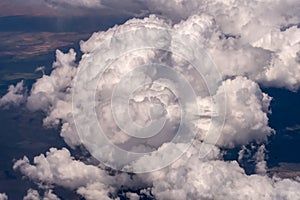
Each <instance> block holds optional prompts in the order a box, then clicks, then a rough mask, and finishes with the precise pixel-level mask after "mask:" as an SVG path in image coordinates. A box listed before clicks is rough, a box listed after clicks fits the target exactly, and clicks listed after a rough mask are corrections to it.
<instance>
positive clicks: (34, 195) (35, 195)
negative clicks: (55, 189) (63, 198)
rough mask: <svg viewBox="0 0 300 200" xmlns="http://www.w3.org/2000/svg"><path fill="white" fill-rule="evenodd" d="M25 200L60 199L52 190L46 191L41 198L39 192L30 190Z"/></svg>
mask: <svg viewBox="0 0 300 200" xmlns="http://www.w3.org/2000/svg"><path fill="white" fill-rule="evenodd" d="M23 200H59V198H58V197H57V196H56V195H55V194H53V193H52V190H48V191H45V193H44V195H43V196H40V194H39V192H38V191H37V190H33V189H29V190H27V194H26V196H24V198H23Z"/></svg>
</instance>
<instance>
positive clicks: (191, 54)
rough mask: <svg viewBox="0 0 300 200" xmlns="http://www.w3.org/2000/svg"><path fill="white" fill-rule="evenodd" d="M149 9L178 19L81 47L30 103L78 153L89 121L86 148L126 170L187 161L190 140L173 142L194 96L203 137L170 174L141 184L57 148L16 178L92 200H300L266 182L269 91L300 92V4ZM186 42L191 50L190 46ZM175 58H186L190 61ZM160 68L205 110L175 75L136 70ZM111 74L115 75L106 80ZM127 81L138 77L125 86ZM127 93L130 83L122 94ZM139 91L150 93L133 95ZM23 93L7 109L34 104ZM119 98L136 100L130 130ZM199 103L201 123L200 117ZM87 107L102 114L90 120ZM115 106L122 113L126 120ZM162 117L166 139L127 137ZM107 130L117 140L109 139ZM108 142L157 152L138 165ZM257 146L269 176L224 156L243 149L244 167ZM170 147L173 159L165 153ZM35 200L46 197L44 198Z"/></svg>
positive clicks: (235, 2)
mask: <svg viewBox="0 0 300 200" xmlns="http://www.w3.org/2000/svg"><path fill="white" fill-rule="evenodd" d="M49 2H50V3H53V4H56V3H57V1H49ZM60 2H63V3H65V2H64V1H60ZM96 2H99V3H100V1H73V2H72V3H71V4H73V6H86V7H89V6H91V7H93V6H92V5H93V4H94V3H96ZM68 3H70V2H68ZM145 5H147V6H148V8H149V9H150V10H151V11H153V12H154V13H160V14H161V15H162V16H164V17H166V18H168V19H171V20H173V21H172V22H170V21H169V20H163V19H162V18H159V17H156V16H154V15H151V16H149V17H147V18H144V19H131V20H129V21H127V22H126V23H125V24H123V25H120V26H115V27H113V28H111V29H109V30H107V31H103V32H97V33H94V34H93V35H92V36H91V38H90V39H89V40H87V41H85V42H81V43H80V48H81V51H82V52H83V55H82V58H81V61H80V62H79V63H76V62H75V60H76V59H75V58H76V53H75V52H74V50H72V49H71V50H70V51H69V52H67V53H62V52H61V51H59V50H58V51H57V52H56V61H55V62H54V64H53V70H52V72H51V74H50V75H43V77H42V78H40V79H38V80H37V82H36V83H35V84H34V85H33V87H32V90H31V91H30V94H29V97H28V98H27V102H26V106H27V108H28V109H29V110H31V111H37V110H42V111H44V112H45V113H46V114H47V116H46V118H45V119H44V125H45V126H60V125H61V133H60V134H61V136H62V137H63V138H64V140H65V141H66V143H67V144H68V145H69V146H71V147H75V146H78V145H82V143H85V142H86V141H84V140H82V138H80V137H79V135H78V134H77V132H76V126H75V122H74V119H75V120H78V119H80V120H81V121H80V122H81V124H80V125H83V126H82V127H81V129H80V127H79V129H78V124H76V125H77V130H79V131H80V130H82V131H83V133H84V134H85V136H86V138H84V139H87V141H88V142H91V147H92V148H90V149H89V148H88V150H95V152H96V155H101V156H103V157H104V158H105V159H104V160H105V161H107V160H108V161H110V160H113V159H114V156H116V158H117V161H119V162H120V163H121V164H120V165H121V168H122V167H123V168H122V169H130V170H133V171H139V172H140V171H151V169H153V168H155V167H156V166H161V165H164V164H163V163H164V162H167V161H169V160H168V159H169V157H172V156H173V155H175V154H178V152H184V149H185V148H186V143H184V142H182V141H185V140H184V139H183V140H182V141H171V139H172V138H173V137H174V135H176V131H177V127H178V126H179V123H178V121H180V120H178V119H179V118H180V106H181V104H180V100H182V99H184V97H187V102H186V104H185V109H186V111H187V113H192V117H190V118H188V119H189V120H188V121H189V122H190V123H189V124H188V125H189V130H193V131H194V132H195V133H196V137H195V138H196V139H195V141H194V142H193V143H192V145H191V147H190V148H189V151H187V152H186V153H185V154H183V155H182V156H181V157H180V158H179V159H177V160H176V161H175V162H172V163H173V164H172V165H170V166H168V167H165V168H163V169H161V170H159V171H156V172H151V173H148V174H139V175H132V174H130V173H124V172H116V173H114V175H111V174H109V173H108V170H105V169H107V168H105V167H103V166H102V165H95V164H94V165H92V164H91V163H89V162H88V161H84V162H82V161H79V160H76V159H75V158H74V157H72V156H71V154H70V152H69V151H68V150H67V149H66V148H63V149H61V150H57V149H55V148H51V149H50V150H49V152H47V153H46V154H45V155H43V154H41V155H40V156H37V157H35V158H34V160H33V163H30V162H29V159H28V158H27V157H26V156H25V157H24V158H23V159H20V160H18V161H16V162H15V164H14V169H15V170H20V171H21V172H22V173H23V174H24V175H25V176H27V177H28V178H30V179H31V180H32V181H34V182H36V183H39V184H44V185H48V186H51V185H59V186H63V187H66V188H69V189H72V190H76V191H77V193H78V194H80V195H82V196H83V197H85V198H86V199H99V198H101V199H112V198H117V196H118V195H120V191H123V192H124V194H122V195H123V196H127V197H130V198H132V199H137V198H138V196H142V195H144V196H152V197H153V196H154V197H155V198H156V199H224V198H225V199H297V198H298V197H299V190H298V188H299V187H300V183H299V182H296V181H292V180H288V179H283V180H282V179H277V178H270V177H268V176H267V175H266V171H267V170H266V161H265V146H264V145H263V144H261V143H264V142H266V141H267V139H268V136H269V135H270V134H272V133H273V130H272V128H271V127H269V125H268V115H267V114H268V113H270V108H269V106H270V101H271V100H272V98H271V97H270V96H268V94H265V93H263V92H262V90H261V89H260V86H261V85H262V86H266V87H284V88H287V89H289V90H292V91H297V90H298V89H299V87H300V65H299V52H300V46H299V44H300V43H299V42H300V40H299V30H300V29H299V28H297V27H296V26H294V25H293V24H297V23H299V21H300V16H299V13H300V12H298V10H297V8H299V2H298V1H293V0H291V1H280V0H279V1H276V2H273V1H251V2H247V3H245V1H242V0H232V1H229V0H228V1H209V0H204V1H198V0H192V1H187V0H172V1H166V0H150V1H147V2H145ZM94 6H96V5H94ZM180 20H182V21H180ZM282 26H285V29H284V30H283V29H282ZM149 30H150V31H149ZM179 36H180V37H179ZM180 41H184V42H183V44H182V45H181V43H180ZM191 41H192V42H191ZM143 47H147V48H143ZM149 47H151V48H149ZM141 48H143V49H141ZM195 49H196V50H195ZM199 49H201V50H205V51H206V52H207V53H209V55H210V57H211V59H212V61H213V62H214V63H215V64H216V66H217V72H220V73H216V71H214V70H213V69H214V68H213V65H210V64H209V62H208V59H207V56H203V55H206V54H204V53H203V54H201V53H199V52H200V51H197V50H199ZM170 52H173V53H170ZM174 52H178V53H181V54H183V55H184V56H185V59H184V58H182V57H180V56H178V55H177V54H176V53H174ZM201 52H202V51H201ZM118 55H120V56H118ZM198 59H200V60H201V62H200V63H201V64H200V66H201V67H202V68H201V70H202V71H201V74H200V76H197V70H193V64H194V63H195V62H196V61H197V60H198ZM187 60H188V61H191V62H187ZM149 63H159V64H162V65H167V66H169V65H170V66H171V67H172V70H174V71H176V72H178V73H179V74H181V75H183V76H184V77H185V78H186V79H185V80H188V81H189V83H190V84H191V85H192V87H193V90H194V92H195V98H194V100H195V103H193V101H192V95H187V94H190V93H187V92H186V91H188V87H185V88H183V89H182V88H180V84H179V83H181V82H180V81H169V80H167V79H166V78H165V77H161V76H160V75H162V74H163V75H166V74H168V73H166V72H165V71H163V70H162V69H163V68H159V67H157V66H156V67H155V66H152V65H151V66H152V67H149V68H147V69H146V70H145V69H144V68H141V69H140V70H137V71H134V70H135V67H137V66H145V65H147V64H149ZM203 63H204V64H207V65H204V64H203ZM102 65H108V66H110V68H109V69H108V70H103V71H98V70H99V69H100V68H101V66H102ZM132 72H134V73H133V74H132ZM162 72H164V73H165V74H164V73H162ZM76 75H77V76H76ZM134 75H135V76H134ZM218 75H220V79H219V76H218ZM99 76H101V78H100V79H99ZM124 76H125V77H127V79H126V80H125V81H123V82H122V81H121V80H122V78H123V77H124ZM203 77H204V78H205V80H203ZM172 78H173V79H175V76H174V77H172ZM176 80H181V79H179V78H178V79H176ZM120 82H121V84H120ZM143 83H146V84H144V85H143ZM118 84H120V85H121V86H119V87H120V88H119V90H117V89H116V90H115V88H116V86H118ZM131 84H132V85H133V84H137V85H139V86H140V87H138V88H131ZM162 84H164V85H163V86H161V85H162ZM78 86H81V87H78ZM93 86H96V87H95V88H94V87H93ZM207 87H208V88H207ZM18 88H19V89H18ZM21 90H22V84H21V85H19V84H18V85H17V86H15V87H14V86H10V89H9V92H8V93H7V95H5V96H7V97H5V96H4V97H2V98H1V101H4V102H13V103H14V102H19V101H20V102H23V96H22V95H21V94H20V91H21ZM115 91H119V92H120V93H119V96H118V95H117V96H116V99H118V98H119V99H121V100H124V99H122V98H121V97H122V95H123V94H125V93H126V92H128V91H133V94H132V96H131V97H130V98H131V99H130V101H128V102H129V103H128V104H129V108H130V112H131V115H132V116H133V118H132V119H130V118H125V120H124V118H123V121H122V119H121V120H120V121H119V124H118V123H116V122H115V119H116V118H117V117H120V116H123V115H124V114H126V109H127V107H126V108H125V107H124V105H122V104H118V105H117V107H112V106H111V104H110V103H111V99H110V98H109V97H111V96H113V95H114V92H115ZM90 94H92V95H90ZM176 95H179V97H178V96H176ZM21 97H22V98H21ZM74 97H75V98H74ZM224 97H226V98H224ZM2 99H7V100H2ZM11 99H17V100H15V101H14V100H11ZM18 99H20V100H18ZM74 99H75V100H76V101H74ZM21 100H22V101H21ZM1 101H0V102H1ZM120 102H122V101H120ZM15 104H17V103H15ZM197 106H198V107H199V108H200V110H201V113H200V114H198V113H197V114H196V111H197ZM85 107H88V108H92V109H90V110H88V111H86V110H84V108H85ZM114 108H118V109H117V111H118V112H116V113H117V116H114V112H113V111H114ZM161 110H162V111H161ZM225 111H226V115H225ZM127 114H128V113H127ZM222 114H224V117H225V123H224V126H223V122H224V121H223V120H221V117H220V115H222ZM152 117H154V118H158V119H161V118H166V119H168V120H167V122H166V126H165V127H164V129H162V132H163V134H162V135H160V136H159V137H151V138H149V139H143V140H138V139H137V138H135V137H130V135H128V134H127V135H126V134H124V132H125V131H124V130H123V129H126V128H128V127H129V125H131V124H133V122H134V123H136V124H137V125H138V126H135V127H134V128H136V127H139V126H142V127H145V126H147V125H148V124H149V123H150V122H151V120H152ZM92 118H97V122H95V123H91V119H92ZM98 123H99V124H101V128H102V129H103V130H104V132H105V133H107V135H106V136H100V137H99V136H98V135H99V134H98V133H99V129H97V127H98V125H99V124H98ZM119 125H122V126H123V127H120V126H119ZM222 126H223V129H221V128H220V127H222ZM129 128H132V127H129ZM130 130H133V129H130ZM134 130H135V129H134ZM183 138H184V137H183ZM212 138H213V139H212ZM88 139H89V140H88ZM107 139H109V140H110V141H111V142H112V143H113V144H114V145H115V146H118V147H120V148H123V149H125V150H126V151H134V152H150V153H149V154H147V155H144V156H136V157H134V158H132V159H131V160H130V162H129V163H126V161H127V157H126V156H120V155H118V154H117V151H112V150H111V149H110V148H107V146H105V145H104V146H103V148H102V149H101V150H99V146H101V145H103V142H104V141H105V140H107ZM214 139H216V140H214ZM141 141H142V142H141ZM251 142H256V143H257V144H259V145H260V147H259V148H258V149H257V151H256V153H255V155H253V156H252V158H253V159H254V160H255V164H256V166H255V170H256V173H257V174H254V175H246V173H245V172H244V170H243V168H241V167H240V166H239V164H238V163H237V162H236V161H231V162H226V161H224V160H223V159H222V151H221V148H224V147H225V148H233V147H237V148H239V147H241V148H242V150H241V151H240V152H239V160H242V159H245V158H246V156H245V154H246V153H247V151H251V149H246V148H245V146H244V145H247V144H249V143H251ZM85 144H86V143H85ZM101 147H102V146H101ZM107 149H108V150H109V151H107ZM162 149H167V151H166V152H163V153H162V152H161V150H162ZM201 149H202V150H203V149H209V151H208V152H209V153H208V154H207V155H206V156H205V157H202V156H201V155H200V153H199V152H201ZM98 150H99V151H98ZM95 152H92V154H93V153H95ZM94 155H95V154H94ZM126 164H128V165H126ZM130 170H129V171H130ZM50 193H51V191H50ZM51 194H52V193H51ZM27 195H29V196H30V195H32V196H37V197H38V198H41V197H39V194H38V192H37V191H34V190H30V191H28V194H27ZM45 195H46V194H45ZM45 195H44V196H45ZM49 195H50V194H49ZM52 195H53V194H52Z"/></svg>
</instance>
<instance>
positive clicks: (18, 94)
mask: <svg viewBox="0 0 300 200" xmlns="http://www.w3.org/2000/svg"><path fill="white" fill-rule="evenodd" d="M25 99H26V89H25V88H24V83H23V81H20V82H19V83H17V84H16V86H14V85H10V86H9V87H8V92H7V93H6V94H5V95H4V96H3V97H1V99H0V107H3V108H9V107H10V106H19V105H20V104H21V103H23V102H24V101H25Z"/></svg>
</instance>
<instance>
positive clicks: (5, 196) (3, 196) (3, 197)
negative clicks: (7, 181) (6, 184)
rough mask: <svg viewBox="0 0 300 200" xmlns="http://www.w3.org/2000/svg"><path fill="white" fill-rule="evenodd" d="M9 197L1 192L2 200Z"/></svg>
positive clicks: (0, 197)
mask: <svg viewBox="0 0 300 200" xmlns="http://www.w3.org/2000/svg"><path fill="white" fill-rule="evenodd" d="M7 199H8V197H7V195H6V194H5V193H0V200H7Z"/></svg>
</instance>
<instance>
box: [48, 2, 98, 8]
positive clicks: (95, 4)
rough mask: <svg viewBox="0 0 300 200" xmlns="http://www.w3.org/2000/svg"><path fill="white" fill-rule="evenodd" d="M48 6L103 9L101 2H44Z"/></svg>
mask: <svg viewBox="0 0 300 200" xmlns="http://www.w3.org/2000/svg"><path fill="white" fill-rule="evenodd" d="M44 1H45V2H46V4H48V5H51V6H54V7H59V6H62V7H64V6H71V7H72V6H74V7H84V8H99V7H101V0H71V1H70V0H44Z"/></svg>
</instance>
